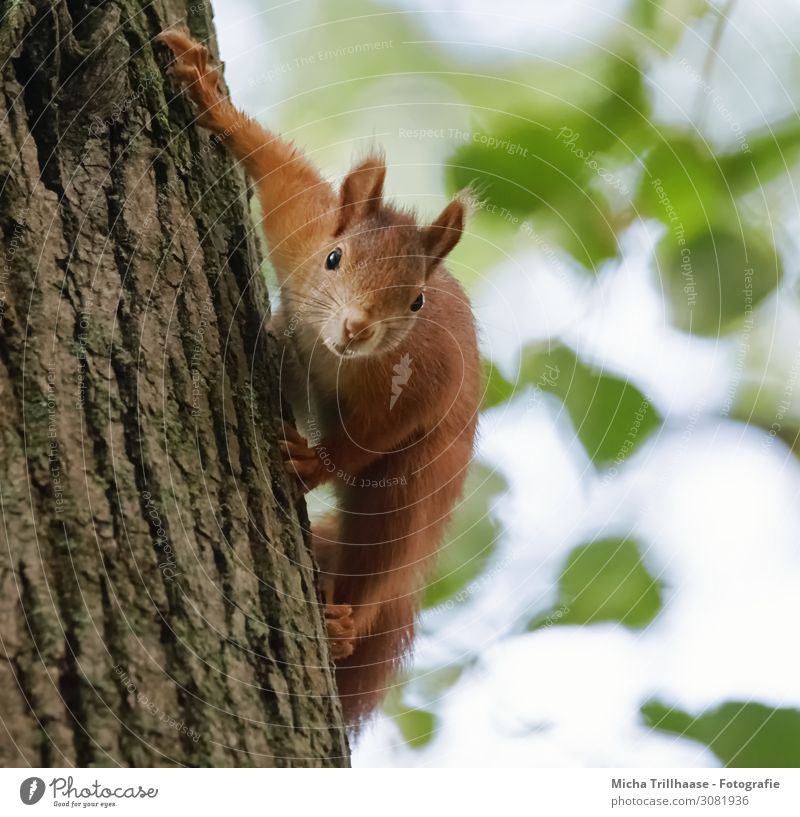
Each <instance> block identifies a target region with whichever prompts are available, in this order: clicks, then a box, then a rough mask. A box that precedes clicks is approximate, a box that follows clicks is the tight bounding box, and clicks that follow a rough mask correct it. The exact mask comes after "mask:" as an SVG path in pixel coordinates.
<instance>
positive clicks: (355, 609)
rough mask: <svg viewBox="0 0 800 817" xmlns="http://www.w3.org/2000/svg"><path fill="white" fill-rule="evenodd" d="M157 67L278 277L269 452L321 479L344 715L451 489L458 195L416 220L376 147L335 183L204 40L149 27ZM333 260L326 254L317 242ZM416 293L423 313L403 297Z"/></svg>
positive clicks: (384, 680)
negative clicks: (240, 201)
mask: <svg viewBox="0 0 800 817" xmlns="http://www.w3.org/2000/svg"><path fill="white" fill-rule="evenodd" d="M160 39H161V41H162V42H164V43H165V44H166V45H167V46H168V47H169V48H170V49H171V50H172V52H173V53H174V55H175V57H176V62H175V63H174V66H173V68H172V69H171V72H172V74H173V75H174V76H175V77H176V79H177V80H178V81H180V82H181V83H182V85H183V86H184V87H185V89H186V92H187V94H188V95H189V97H190V98H191V99H192V100H193V101H194V103H195V105H196V106H197V111H198V122H199V123H200V124H201V125H202V126H203V127H205V128H207V129H209V130H211V131H212V132H214V133H216V134H219V135H220V136H221V137H222V138H223V139H224V141H225V143H226V145H227V147H228V148H229V149H230V151H231V152H232V153H233V155H234V156H235V157H236V158H237V159H238V160H239V161H240V162H241V163H242V164H243V165H244V167H245V169H246V170H247V172H248V173H249V175H250V176H251V177H252V178H253V180H254V181H255V183H256V185H257V188H258V192H259V195H260V198H261V202H262V206H263V210H264V231H265V233H266V238H267V242H268V244H269V247H270V256H271V260H272V262H273V265H274V267H275V270H276V273H277V276H278V280H279V283H280V287H281V304H280V307H279V309H278V310H277V312H276V315H275V317H274V319H273V324H272V328H273V330H274V331H275V333H276V335H277V336H278V338H279V341H281V343H282V344H283V346H284V352H285V360H286V361H287V371H286V372H285V375H286V378H285V382H284V385H285V387H286V390H287V392H288V397H289V399H290V400H291V401H292V405H293V408H294V409H295V412H296V414H297V415H298V416H299V417H300V418H301V419H302V420H303V421H304V425H305V428H306V432H307V434H308V437H309V440H310V444H309V442H307V441H306V438H304V437H302V436H301V435H300V434H298V432H297V431H295V430H294V429H292V428H286V429H285V440H284V443H283V450H284V455H285V457H286V460H287V464H288V466H289V467H290V469H291V470H292V472H293V473H294V474H296V476H297V478H298V479H299V480H300V482H301V483H302V484H303V485H304V487H305V489H306V490H310V489H312V488H314V487H316V486H317V485H321V484H323V483H326V482H330V483H332V485H333V487H334V489H335V492H336V497H337V503H338V512H337V514H335V515H334V516H333V517H331V518H329V519H327V520H323V521H321V522H319V523H315V524H314V526H313V527H314V530H313V536H312V543H313V546H314V551H315V554H316V556H317V560H318V563H319V565H320V570H321V585H322V589H323V594H324V596H325V600H326V603H327V606H326V619H327V623H328V632H329V636H330V638H331V643H332V653H333V655H334V658H335V660H336V664H337V669H336V677H337V683H338V688H339V693H340V696H341V699H342V705H343V709H344V713H345V717H346V719H347V721H348V723H349V724H350V725H351V726H352V727H353V728H354V729H355V728H358V726H359V725H360V723H362V722H363V720H364V719H365V718H366V717H367V716H368V715H369V714H370V713H371V712H372V711H373V710H374V709H375V707H376V706H377V705H378V703H379V702H380V700H381V698H382V696H383V695H384V693H385V692H386V690H387V688H388V686H389V685H390V683H391V681H392V677H393V675H394V673H395V672H396V670H397V668H398V665H399V663H400V662H401V660H402V658H403V655H404V654H405V653H406V651H407V650H408V648H409V647H410V644H411V641H412V638H413V632H414V614H415V611H416V609H417V604H418V601H419V598H418V597H419V592H420V589H421V588H422V587H423V585H424V581H425V578H426V576H427V575H428V572H429V570H430V567H431V565H432V561H433V557H434V555H435V553H436V549H437V547H438V543H439V541H440V540H441V538H442V535H443V532H444V528H445V526H446V524H447V522H448V520H449V518H450V514H451V512H452V509H453V507H454V505H455V503H456V502H457V501H458V499H459V497H460V495H461V491H462V489H463V484H464V479H465V477H466V471H467V468H468V466H469V463H470V459H471V456H472V447H473V441H474V436H475V427H476V422H477V411H478V402H479V387H480V373H479V359H478V352H477V341H476V333H475V325H474V320H473V317H472V312H471V309H470V305H469V301H468V299H467V297H466V295H465V294H464V291H463V290H462V288H461V287H460V286H459V284H458V283H457V282H456V281H455V279H454V278H453V277H452V276H451V275H450V274H449V273H448V272H447V270H446V269H445V268H444V266H443V264H442V263H441V262H442V260H443V259H444V258H445V257H446V255H447V254H448V253H449V252H450V250H451V249H452V248H453V247H454V246H455V244H456V243H457V241H458V239H459V237H460V235H461V231H462V229H463V224H464V205H463V204H462V203H461V201H459V200H458V199H456V200H454V201H452V202H451V203H450V204H449V205H448V206H447V207H446V208H445V210H444V211H443V212H442V213H441V215H440V216H439V217H438V218H437V219H436V221H435V222H434V223H433V224H431V225H430V226H429V227H420V226H419V225H418V224H417V222H416V220H415V219H414V218H413V217H412V215H410V214H409V213H406V212H403V211H401V210H398V209H395V208H393V207H391V206H389V205H387V204H386V203H385V202H384V201H383V182H384V176H385V173H386V166H385V163H384V161H383V158H382V157H381V156H378V155H374V156H370V157H368V158H366V159H365V160H363V161H362V162H361V163H360V164H359V165H357V166H356V167H355V168H354V169H353V170H352V171H351V172H350V174H348V176H347V177H346V179H345V180H344V182H343V184H342V187H341V191H340V192H339V193H337V192H336V191H335V190H334V188H333V187H332V186H331V185H329V184H328V183H327V182H326V181H324V180H323V178H322V176H321V175H320V174H319V172H318V171H317V170H316V169H315V168H314V167H313V166H312V165H311V164H310V163H309V162H308V160H307V159H306V158H305V157H304V156H303V155H302V154H301V153H299V152H298V151H297V150H296V149H295V148H294V147H292V146H291V145H290V144H288V143H287V142H285V141H284V140H283V139H281V138H280V137H279V136H276V135H275V134H272V133H270V132H269V131H267V130H265V129H264V128H262V127H261V126H260V125H258V124H257V123H255V122H254V121H253V120H252V119H250V118H249V117H247V116H246V115H245V114H243V113H242V112H240V111H238V110H237V109H236V108H235V107H234V106H233V105H232V104H231V103H230V101H229V100H228V99H227V98H226V97H224V96H223V95H222V94H221V93H220V90H219V79H220V78H219V74H218V69H217V68H216V67H214V66H210V65H209V63H208V53H207V51H206V49H205V48H204V47H203V46H201V45H199V44H197V43H195V42H193V41H192V40H191V39H190V38H189V37H188V35H187V34H185V33H184V32H181V31H167V32H164V34H162V35H161V37H160ZM334 249H335V250H336V251H337V252H339V253H340V260H339V262H338V263H339V265H340V266H339V267H337V268H336V269H335V270H329V269H328V268H327V267H326V264H327V260H326V259H328V258H329V253H331V251H332V250H334ZM421 293H422V295H424V298H425V303H424V309H420V310H419V311H411V310H410V306H411V304H412V303H413V302H415V301H416V300H417V299H419V298H421V297H422V295H421Z"/></svg>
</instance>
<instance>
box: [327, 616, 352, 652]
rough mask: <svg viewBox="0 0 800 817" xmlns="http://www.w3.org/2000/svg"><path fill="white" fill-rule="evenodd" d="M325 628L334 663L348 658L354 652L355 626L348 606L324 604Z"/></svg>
mask: <svg viewBox="0 0 800 817" xmlns="http://www.w3.org/2000/svg"><path fill="white" fill-rule="evenodd" d="M325 626H326V627H327V629H328V640H329V642H330V649H331V655H332V656H333V660H334V661H342V660H344V659H345V658H349V657H350V656H351V655H352V654H353V652H355V639H356V625H355V622H354V621H353V608H352V607H351V606H350V605H349V604H326V605H325Z"/></svg>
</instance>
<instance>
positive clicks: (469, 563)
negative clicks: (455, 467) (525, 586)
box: [423, 462, 506, 620]
mask: <svg viewBox="0 0 800 817" xmlns="http://www.w3.org/2000/svg"><path fill="white" fill-rule="evenodd" d="M505 489H506V484H505V481H504V480H503V478H502V477H501V476H500V475H499V474H497V473H495V472H494V471H491V470H490V469H489V468H487V467H486V466H485V465H482V464H481V463H479V462H475V463H473V465H472V468H471V470H470V474H469V477H468V478H467V484H466V487H465V489H464V499H463V500H462V502H461V503H460V504H459V506H458V508H457V509H456V513H455V517H454V519H453V523H452V524H451V526H450V527H449V528H448V533H447V536H446V538H445V541H444V543H443V544H442V546H441V547H440V548H439V554H438V557H437V562H436V571H435V573H434V576H433V579H432V580H431V582H430V584H429V585H428V586H427V587H426V588H425V594H424V598H423V606H424V607H426V608H431V607H436V606H437V605H440V604H443V603H445V602H447V601H449V600H453V599H454V600H455V601H457V602H460V601H464V600H466V598H468V597H469V596H471V595H472V592H473V590H474V589H476V588H472V589H471V588H470V587H468V585H470V584H471V583H472V582H474V581H476V580H477V579H478V577H479V576H480V575H481V573H483V571H484V569H485V568H486V565H487V563H488V561H489V558H490V557H491V555H492V553H494V550H495V546H496V544H497V539H498V530H497V526H496V525H495V523H494V521H493V519H492V515H491V513H490V509H491V505H492V502H493V500H494V499H495V497H497V496H498V495H499V494H501V493H503V491H505ZM424 616H425V614H424V613H423V620H424Z"/></svg>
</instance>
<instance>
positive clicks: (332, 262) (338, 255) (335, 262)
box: [325, 247, 342, 269]
mask: <svg viewBox="0 0 800 817" xmlns="http://www.w3.org/2000/svg"><path fill="white" fill-rule="evenodd" d="M341 260H342V251H341V250H340V249H339V248H338V247H337V248H336V249H335V250H333V251H331V252H329V253H328V257H327V258H326V259H325V269H336V267H338V266H339V262H340V261H341Z"/></svg>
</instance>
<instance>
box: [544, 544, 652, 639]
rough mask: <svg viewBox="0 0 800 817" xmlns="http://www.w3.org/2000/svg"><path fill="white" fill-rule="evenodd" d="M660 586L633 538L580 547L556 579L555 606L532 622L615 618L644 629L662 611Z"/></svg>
mask: <svg viewBox="0 0 800 817" xmlns="http://www.w3.org/2000/svg"><path fill="white" fill-rule="evenodd" d="M661 601H662V598H661V587H660V585H659V583H658V581H657V580H656V579H654V578H653V577H652V576H651V575H650V573H649V572H648V571H647V568H646V567H645V565H644V562H643V561H642V556H641V552H640V547H639V545H638V544H637V543H636V542H633V541H631V540H630V539H604V540H601V541H598V542H591V543H589V544H587V545H580V546H579V547H576V548H575V549H574V550H573V551H572V553H570V554H569V556H568V557H567V562H566V564H565V566H564V569H563V570H562V572H561V576H560V578H559V580H558V600H557V603H556V606H555V607H554V608H553V609H552V610H551V611H550V612H548V613H547V614H546V615H544V616H537V617H536V618H535V619H533V620H532V621H531V622H530V624H529V629H531V630H536V629H539V628H540V627H547V626H551V625H554V624H593V623H596V622H600V621H617V622H619V623H620V624H624V625H625V626H627V627H644V626H646V625H647V624H649V623H650V622H651V621H652V620H653V619H654V618H655V617H656V615H657V613H658V611H659V610H660V609H661Z"/></svg>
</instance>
